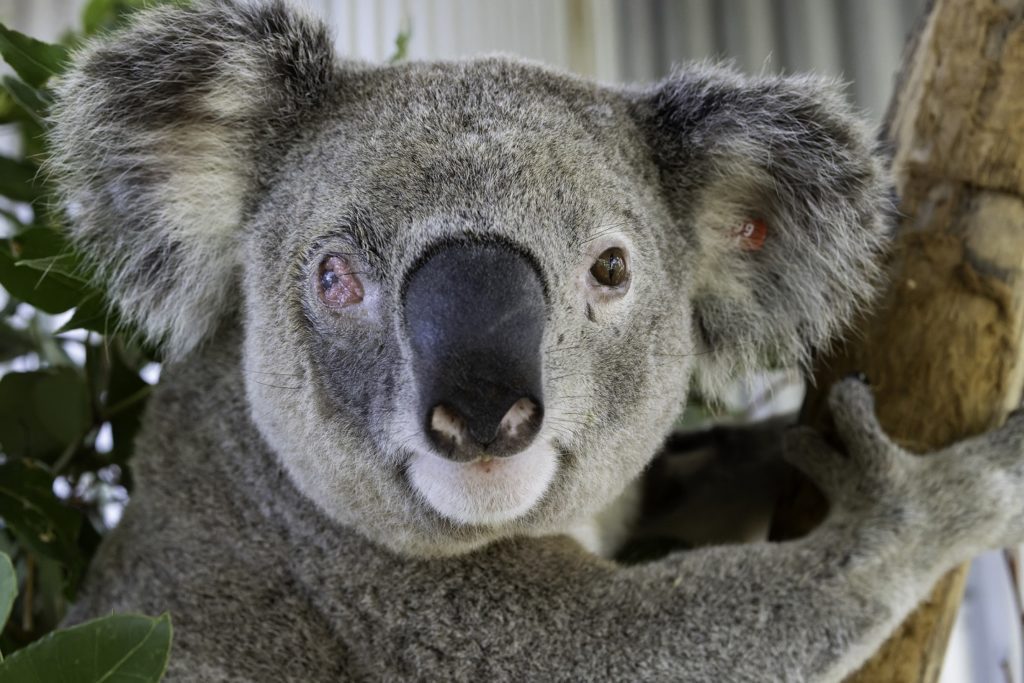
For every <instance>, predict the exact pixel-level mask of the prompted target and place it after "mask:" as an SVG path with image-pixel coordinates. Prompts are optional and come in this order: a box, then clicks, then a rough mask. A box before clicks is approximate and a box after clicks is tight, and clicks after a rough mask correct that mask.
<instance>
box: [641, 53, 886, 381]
mask: <svg viewBox="0 0 1024 683" xmlns="http://www.w3.org/2000/svg"><path fill="white" fill-rule="evenodd" d="M641 101H642V106H641V110H642V115H643V116H644V117H645V119H646V121H647V124H648V131H649V134H650V135H651V136H652V141H651V145H652V150H653V153H654V155H655V157H656V161H657V165H658V168H659V170H660V174H661V179H662V183H663V187H664V192H665V193H666V196H667V197H668V198H669V204H670V206H671V209H672V212H673V214H674V219H675V222H676V225H674V226H673V227H672V229H674V230H683V231H685V234H686V237H687V244H688V245H689V248H692V249H696V251H697V254H696V255H695V256H696V259H695V260H696V264H697V265H696V270H695V272H694V277H695V282H696V289H695V294H694V299H693V310H694V324H695V327H696V329H695V337H696V338H697V339H699V340H701V343H702V346H703V347H704V348H703V349H701V350H700V351H701V353H700V355H699V360H698V369H697V373H698V379H699V380H700V381H701V384H702V386H703V388H704V389H705V391H706V392H708V393H709V394H710V395H712V396H714V395H715V394H716V393H718V391H719V390H720V389H721V387H722V386H723V385H724V384H725V383H726V382H727V381H728V380H729V379H731V378H733V377H735V376H737V374H739V373H743V372H747V371H749V370H752V369H755V368H758V367H764V366H765V365H768V364H801V365H805V364H806V363H807V361H808V360H809V358H810V355H811V353H812V352H813V351H814V350H815V349H816V348H818V347H821V346H823V345H825V344H827V343H828V342H829V340H830V339H832V338H833V337H834V336H835V335H836V333H837V332H838V331H840V330H841V328H842V326H843V325H844V324H845V323H846V322H847V321H848V320H849V319H850V318H851V316H852V315H853V313H854V312H855V310H856V309H857V308H858V307H860V306H862V305H863V304H865V303H867V302H869V301H870V300H871V299H872V297H873V295H874V293H875V291H876V289H877V287H878V284H879V280H880V273H881V268H880V263H879V261H880V258H881V256H882V251H883V249H884V247H885V245H886V243H887V241H888V240H887V238H888V236H889V233H890V229H889V225H890V221H889V217H890V216H891V214H892V211H891V201H890V194H889V183H888V179H887V171H886V164H885V163H884V161H883V159H882V158H881V157H880V156H878V155H877V154H876V153H874V151H873V140H872V137H871V136H870V134H869V131H868V127H867V126H866V125H865V123H864V122H863V121H862V120H861V119H860V118H859V117H857V116H856V115H855V114H854V113H853V112H852V110H851V108H850V107H849V105H848V104H847V103H846V102H845V100H844V98H843V96H842V94H841V92H840V88H839V87H838V85H837V84H835V83H834V82H830V81H826V80H822V79H818V78H813V77H760V78H745V77H743V76H740V75H739V74H737V73H736V72H734V71H732V70H730V69H727V68H723V67H716V66H709V65H700V66H696V67H693V68H691V69H690V70H685V71H681V72H678V73H676V74H675V75H673V76H672V77H670V78H669V79H667V80H666V81H664V82H663V83H661V84H660V85H659V86H657V87H656V88H655V89H653V90H651V91H648V92H646V93H644V94H643V95H642V100H641Z"/></svg>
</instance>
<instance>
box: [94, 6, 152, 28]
mask: <svg viewBox="0 0 1024 683" xmlns="http://www.w3.org/2000/svg"><path fill="white" fill-rule="evenodd" d="M150 4H152V2H151V0H89V3H88V4H86V6H85V9H84V10H82V27H83V29H84V32H85V35H87V36H91V35H93V34H94V33H97V32H99V31H105V30H108V29H112V28H116V27H117V26H118V25H120V24H121V23H122V22H124V20H125V19H126V18H127V17H128V15H129V14H131V13H132V12H134V11H135V10H138V9H142V8H143V7H146V6H147V5H150Z"/></svg>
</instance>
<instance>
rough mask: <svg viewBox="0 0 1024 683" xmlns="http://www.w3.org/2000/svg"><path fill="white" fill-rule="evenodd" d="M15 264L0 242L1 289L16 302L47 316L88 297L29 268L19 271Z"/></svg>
mask: <svg viewBox="0 0 1024 683" xmlns="http://www.w3.org/2000/svg"><path fill="white" fill-rule="evenodd" d="M14 263H15V260H14V258H13V257H12V256H11V254H10V250H9V247H8V245H7V244H6V243H5V241H3V240H0V286H2V287H3V288H4V289H6V290H7V292H8V293H9V294H10V295H11V296H13V297H14V298H15V299H18V300H19V301H24V302H25V303H27V304H31V305H32V306H35V307H36V308H38V309H40V310H42V311H45V312H46V313H51V314H53V313H63V312H64V311H67V310H70V309H72V308H74V307H75V306H76V305H78V302H79V301H81V300H82V299H83V298H85V297H86V296H88V295H89V292H87V291H82V290H80V289H79V288H77V287H73V286H70V285H68V284H67V283H64V282H58V281H57V278H56V277H47V276H46V275H45V274H44V273H40V272H39V271H37V270H32V269H31V268H19V267H17V266H16V265H14Z"/></svg>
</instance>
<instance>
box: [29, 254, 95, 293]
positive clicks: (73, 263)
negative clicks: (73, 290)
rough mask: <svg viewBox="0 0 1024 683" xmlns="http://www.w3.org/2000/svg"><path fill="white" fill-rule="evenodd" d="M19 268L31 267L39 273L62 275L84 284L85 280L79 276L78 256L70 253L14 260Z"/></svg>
mask: <svg viewBox="0 0 1024 683" xmlns="http://www.w3.org/2000/svg"><path fill="white" fill-rule="evenodd" d="M14 265H16V266H19V267H21V268H31V269H32V270H38V271H39V272H41V273H46V274H50V275H62V276H64V277H66V278H70V279H71V280H72V281H75V282H77V283H80V284H82V285H84V284H86V282H85V280H84V279H82V278H81V277H79V273H80V272H81V271H80V269H79V264H78V257H76V256H75V255H74V254H72V253H67V254H58V255H56V256H44V257H42V258H29V259H20V260H18V261H16V262H15V264H14Z"/></svg>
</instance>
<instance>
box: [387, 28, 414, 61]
mask: <svg viewBox="0 0 1024 683" xmlns="http://www.w3.org/2000/svg"><path fill="white" fill-rule="evenodd" d="M402 23H403V24H404V26H403V28H402V29H401V30H400V31H399V32H398V35H397V36H395V51H394V52H393V53H392V54H391V56H390V57H389V58H388V61H389V62H391V63H392V64H394V63H396V62H402V61H405V59H406V58H407V57H408V56H409V41H410V40H412V24H411V22H410V21H409V18H408V17H406V18H405V20H404V21H403V22H402Z"/></svg>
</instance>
